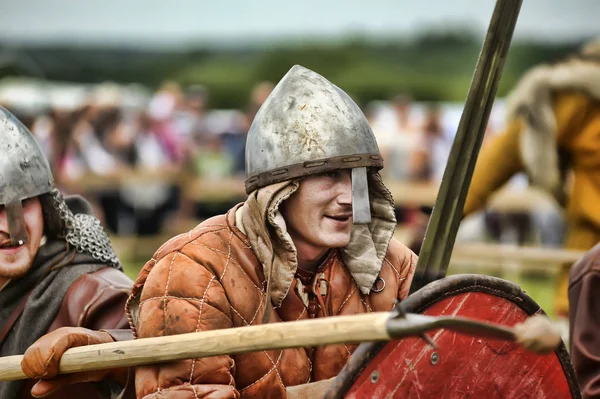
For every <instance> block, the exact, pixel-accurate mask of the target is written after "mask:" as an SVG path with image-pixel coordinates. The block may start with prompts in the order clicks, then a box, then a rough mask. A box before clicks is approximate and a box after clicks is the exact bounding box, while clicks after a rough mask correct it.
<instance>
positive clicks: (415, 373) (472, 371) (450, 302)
mask: <svg viewBox="0 0 600 399" xmlns="http://www.w3.org/2000/svg"><path fill="white" fill-rule="evenodd" d="M402 307H403V309H404V310H405V311H406V312H412V313H422V314H425V315H431V316H442V315H444V316H463V317H469V318H473V319H477V320H482V321H490V322H494V323H498V324H503V325H507V326H513V325H514V324H516V323H518V322H521V321H523V320H525V319H526V318H527V317H528V316H530V315H533V314H540V313H542V314H543V310H542V309H540V307H539V306H538V305H537V304H536V303H535V302H534V301H533V299H531V298H530V297H529V296H527V295H526V294H525V292H524V291H523V290H521V289H520V288H519V287H518V286H517V285H515V284H513V283H511V282H508V281H505V280H501V279H498V278H494V277H490V276H482V275H456V276H451V277H446V278H444V279H441V280H438V281H435V282H433V283H430V284H428V285H427V286H426V287H424V288H422V289H421V290H419V291H417V292H415V293H414V294H412V295H411V296H409V297H408V298H406V299H405V300H404V301H403V302H402ZM428 335H429V337H430V338H431V339H432V340H433V341H434V342H435V344H436V346H437V348H433V347H431V346H430V345H429V344H427V343H426V342H425V341H424V340H422V339H419V338H404V339H401V340H395V341H390V342H386V343H365V344H362V345H360V346H359V347H358V348H357V350H356V351H355V353H354V354H353V355H352V357H351V359H350V361H349V362H348V364H346V366H345V367H344V369H343V370H342V371H341V372H340V374H339V375H338V377H337V378H336V379H335V381H334V383H333V384H332V387H331V389H330V390H329V392H328V394H327V396H326V398H486V399H493V398H498V399H500V398H503V399H507V398H530V399H532V398H539V399H542V398H545V399H548V398H557V399H558V398H560V399H564V398H580V397H581V394H580V391H579V385H578V383H577V379H576V377H575V372H574V370H573V367H572V365H571V363H570V360H569V355H568V353H567V350H566V348H565V346H564V344H561V345H560V347H559V348H558V349H557V350H556V351H555V352H553V353H551V354H549V355H538V354H535V353H532V352H528V351H526V350H524V349H523V348H522V347H520V346H518V345H517V344H516V343H514V342H507V341H499V340H493V339H485V338H478V337H473V336H468V335H462V334H460V333H455V332H452V331H449V330H443V329H441V330H434V331H431V332H429V333H428Z"/></svg>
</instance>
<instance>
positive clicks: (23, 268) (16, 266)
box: [0, 254, 32, 278]
mask: <svg viewBox="0 0 600 399" xmlns="http://www.w3.org/2000/svg"><path fill="white" fill-rule="evenodd" d="M31 263H32V262H31V261H29V260H28V259H25V257H24V256H23V255H22V254H15V255H6V256H1V255H0V278H18V277H23V276H24V275H25V274H27V272H28V271H29V269H30V268H31Z"/></svg>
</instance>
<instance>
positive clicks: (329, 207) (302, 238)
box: [281, 169, 352, 256]
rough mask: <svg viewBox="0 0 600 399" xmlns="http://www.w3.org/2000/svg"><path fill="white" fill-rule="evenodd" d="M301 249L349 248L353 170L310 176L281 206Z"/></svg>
mask: <svg viewBox="0 0 600 399" xmlns="http://www.w3.org/2000/svg"><path fill="white" fill-rule="evenodd" d="M281 213H282V215H283V217H284V219H285V221H286V224H287V228H288V232H289V234H290V236H291V237H292V240H293V241H294V244H295V246H296V248H297V250H298V252H299V256H300V255H302V254H301V252H305V253H307V252H308V253H307V255H308V256H310V254H315V255H317V254H322V253H324V252H326V251H327V250H329V249H330V248H340V247H345V246H346V245H348V243H349V242H350V234H351V232H352V179H351V175H350V170H349V169H343V170H339V171H334V172H327V173H324V174H320V175H314V176H308V177H305V178H303V179H302V180H301V181H300V186H299V187H298V190H297V191H296V192H295V193H294V194H293V195H292V196H291V197H290V198H288V199H287V200H286V201H284V202H283V204H282V206H281Z"/></svg>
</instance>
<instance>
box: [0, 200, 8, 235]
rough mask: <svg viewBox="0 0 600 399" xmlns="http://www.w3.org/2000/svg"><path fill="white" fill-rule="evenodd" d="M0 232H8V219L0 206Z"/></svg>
mask: <svg viewBox="0 0 600 399" xmlns="http://www.w3.org/2000/svg"><path fill="white" fill-rule="evenodd" d="M0 231H8V219H7V218H6V208H5V207H4V205H0Z"/></svg>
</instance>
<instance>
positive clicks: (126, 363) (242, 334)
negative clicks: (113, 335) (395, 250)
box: [0, 312, 391, 381]
mask: <svg viewBox="0 0 600 399" xmlns="http://www.w3.org/2000/svg"><path fill="white" fill-rule="evenodd" d="M390 315H391V313H390V312H378V313H367V314H360V315H353V316H337V317H328V318H322V319H313V320H302V321H294V322H285V323H271V324H264V325H258V326H250V327H240V328H230V329H224V330H211V331H203V332H197V333H188V334H180V335H171V336H166V337H155V338H144V339H138V340H133V341H123V342H111V343H107V344H100V345H90V346H82V347H78V348H72V349H69V350H67V351H66V352H65V354H64V355H63V356H62V358H61V361H60V374H68V373H75V372H82V371H90V370H101V369H110V368H116V367H132V366H140V365H143V364H152V363H162V362H167V361H172V360H178V359H194V358H202V357H210V356H217V355H224V354H238V353H245V352H254V351H260V350H266V349H283V348H297V347H310V346H317V345H330V344H340V343H360V342H368V341H382V340H383V341H386V340H389V339H390V338H391V337H390V336H389V334H388V332H387V330H386V322H387V321H388V319H389V317H390ZM21 359H23V356H22V355H17V356H6V357H2V358H0V381H10V380H20V379H25V378H27V377H26V376H25V374H23V371H22V370H21Z"/></svg>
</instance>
